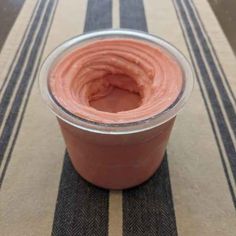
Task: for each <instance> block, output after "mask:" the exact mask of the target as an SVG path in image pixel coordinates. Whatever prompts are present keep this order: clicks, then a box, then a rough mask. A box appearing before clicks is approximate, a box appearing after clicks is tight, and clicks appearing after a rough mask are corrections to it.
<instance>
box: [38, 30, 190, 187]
mask: <svg viewBox="0 0 236 236" xmlns="http://www.w3.org/2000/svg"><path fill="white" fill-rule="evenodd" d="M114 32H115V31H112V32H110V31H101V32H98V33H97V36H96V37H95V39H94V38H93V35H94V34H93V33H91V34H88V35H84V36H83V35H82V36H79V37H78V38H76V39H72V40H71V41H68V42H67V43H65V44H64V45H62V46H61V48H60V47H59V48H58V49H56V50H55V52H53V53H52V55H51V56H50V57H49V58H48V59H47V61H46V62H45V64H44V66H43V68H42V73H41V81H42V88H43V89H42V90H43V91H42V93H43V95H46V96H47V97H46V101H47V102H48V104H49V106H50V107H51V108H52V110H53V111H54V112H55V114H56V115H57V118H58V122H59V124H60V127H61V130H62V133H63V137H64V139H65V143H66V147H67V150H68V152H69V154H70V158H71V161H72V163H73V165H74V167H75V169H76V170H77V171H78V173H79V174H80V175H81V176H82V177H83V178H85V179H86V180H88V181H89V182H91V183H93V184H95V185H97V186H100V187H104V188H109V189H125V188H129V187H133V186H136V185H138V184H140V183H142V182H144V181H145V180H147V179H148V178H149V177H151V176H152V175H153V174H154V172H155V171H156V170H157V169H158V167H159V166H160V164H161V162H162V160H163V155H164V152H165V148H166V145H167V142H168V139H169V135H170V133H171V129H172V126H173V124H174V120H175V115H176V113H177V111H178V110H179V109H180V107H181V106H182V105H183V101H181V100H179V99H182V98H185V97H184V96H187V95H186V94H185V95H184V96H183V93H184V92H185V91H187V92H188V93H189V89H190V87H191V79H192V78H191V76H190V80H189V81H190V82H189V81H187V80H186V71H187V72H188V74H190V72H189V71H190V67H189V65H188V64H187V62H186V60H185V59H184V58H183V57H182V56H181V55H180V53H179V52H177V50H175V49H173V47H172V46H170V45H168V43H166V42H164V41H163V40H161V39H159V42H160V45H164V46H163V47H161V46H158V45H159V44H158V43H156V41H155V39H153V38H154V37H152V36H147V35H146V36H145V35H144V34H143V33H137V32H130V31H122V32H123V34H126V35H129V34H130V35H131V37H117V35H119V33H118V34H117V35H115V34H114ZM99 35H103V36H104V35H106V36H108V37H107V38H106V37H105V38H100V37H99ZM133 35H137V36H138V37H140V38H141V39H140V40H139V39H135V37H133ZM84 37H85V38H86V37H87V39H89V37H91V38H93V40H92V41H90V40H82V39H83V38H84ZM145 37H146V38H147V37H149V38H150V37H151V38H152V40H153V43H151V42H149V41H147V40H144V38H145ZM66 45H67V46H66ZM71 45H73V47H72V46H71ZM164 48H169V49H170V51H173V53H169V51H167V50H165V49H164ZM65 49H66V50H65ZM59 51H63V53H62V54H60V55H59V54H57V52H59ZM173 55H175V56H176V57H178V58H179V59H180V61H181V65H182V64H183V65H184V67H182V66H180V63H179V61H178V62H177V60H176V59H175V58H176V57H175V56H173ZM183 68H184V69H183ZM186 68H187V69H186ZM186 81H187V82H188V90H186V89H185V88H186ZM178 101H181V103H182V104H181V103H179V102H178ZM176 104H178V108H176ZM173 107H174V108H173ZM172 108H173V109H172ZM164 111H165V112H164Z"/></svg>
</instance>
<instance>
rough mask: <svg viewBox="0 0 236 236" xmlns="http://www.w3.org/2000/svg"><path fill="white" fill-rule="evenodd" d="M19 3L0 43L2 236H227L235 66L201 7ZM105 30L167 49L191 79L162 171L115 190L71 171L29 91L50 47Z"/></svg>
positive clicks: (154, 1) (101, 1)
mask: <svg viewBox="0 0 236 236" xmlns="http://www.w3.org/2000/svg"><path fill="white" fill-rule="evenodd" d="M20 2H21V5H20V7H19V8H18V10H17V11H16V12H15V13H14V14H15V15H14V16H13V17H12V19H11V20H10V21H9V23H8V24H7V27H8V28H6V29H4V32H6V33H5V36H4V37H2V36H1V37H0V40H1V42H0V45H1V48H0V50H1V51H0V164H1V165H0V185H1V192H0V194H1V197H0V235H2V236H12V235H13V236H14V235H17V236H18V235H26V236H28V235H29V236H31V235H55V236H57V235H61V236H66V235H82V236H84V235H88V236H93V235H98V236H99V235H101V236H103V235H104V236H105V235H109V236H119V235H124V236H132V235H136V236H146V235H147V236H156V235H160V236H169V235H181V236H182V235H183V236H189V235H194V236H195V235H196V236H199V235H207V236H211V235H212V236H213V235H214V236H215V235H219V236H221V235H224V236H233V235H236V233H235V232H236V214H235V210H236V153H235V146H236V142H235V133H236V116H235V104H236V99H235V95H234V92H235V91H236V80H235V78H236V58H235V55H234V54H233V52H232V50H231V48H230V46H229V44H228V42H227V40H226V38H225V36H224V34H223V32H222V29H221V28H220V26H219V24H218V22H217V20H216V18H215V16H214V14H213V12H212V10H211V8H210V6H209V4H208V2H207V1H206V0H165V1H163V0H146V1H144V0H143V1H142V0H87V1H85V0H68V1H59V0H25V1H23V0H22V1H20ZM0 11H1V10H0ZM17 14H18V16H17ZM16 16H17V18H16ZM1 24H3V23H2V22H0V26H1ZM112 27H113V28H117V27H122V28H130V29H136V30H142V31H146V32H149V33H151V34H154V35H158V36H160V37H163V38H165V39H166V40H168V41H169V42H171V43H172V44H174V45H175V46H176V47H177V48H179V49H180V50H181V51H182V52H183V53H184V54H185V55H186V57H187V58H188V59H189V60H190V61H191V63H192V65H193V68H194V70H195V75H196V84H195V88H194V91H193V94H192V97H191V99H190V101H189V103H188V104H187V106H186V108H185V109H184V111H182V112H181V113H180V114H179V115H178V118H177V121H176V124H175V127H174V130H173V132H172V136H171V139H170V142H169V145H168V147H167V150H166V154H165V158H164V161H163V163H162V165H161V167H160V169H159V170H158V171H157V172H156V173H155V174H154V176H153V177H152V178H151V179H150V180H149V181H147V182H146V183H145V184H143V185H141V186H138V187H136V188H133V189H129V190H125V191H108V190H103V189H100V188H97V187H95V186H93V185H91V184H88V183H87V182H86V181H85V180H83V179H82V178H81V177H80V176H79V175H78V174H77V173H76V172H75V170H74V168H73V166H72V164H71V162H70V160H69V157H68V154H67V152H66V150H65V145H64V142H63V140H62V136H61V134H60V130H59V127H58V125H57V123H56V119H55V117H54V116H53V115H52V114H51V113H50V111H49V110H48V108H47V107H46V105H44V104H43V102H42V99H41V97H40V94H39V89H38V84H37V81H36V79H37V73H38V71H39V68H40V64H41V63H42V61H43V60H44V59H45V58H46V56H47V55H48V54H49V53H50V51H51V50H53V49H54V48H55V47H56V46H57V45H59V44H60V43H62V42H63V41H65V40H66V39H68V38H71V37H73V36H76V35H78V34H81V33H83V32H89V31H93V30H99V29H105V28H112ZM0 28H1V27H0ZM8 32H9V33H8ZM7 33H8V34H7Z"/></svg>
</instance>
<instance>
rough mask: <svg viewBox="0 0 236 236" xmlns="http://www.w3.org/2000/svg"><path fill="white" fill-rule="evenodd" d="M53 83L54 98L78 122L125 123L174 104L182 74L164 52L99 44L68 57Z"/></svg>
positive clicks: (131, 43)
mask: <svg viewBox="0 0 236 236" xmlns="http://www.w3.org/2000/svg"><path fill="white" fill-rule="evenodd" d="M49 76H50V78H49V86H50V90H51V92H52V95H53V96H54V97H55V99H56V100H57V101H58V103H59V104H60V105H61V106H63V107H64V108H65V109H66V110H68V111H69V112H71V113H73V114H74V115H76V116H78V117H82V118H85V119H87V120H91V121H96V122H101V123H127V122H133V121H138V120H143V119H146V118H149V117H152V116H154V115H156V114H158V113H160V112H162V111H164V110H165V109H166V108H168V107H169V106H170V105H171V104H173V103H174V102H175V100H176V99H177V97H178V95H179V94H180V92H181V90H182V86H183V73H182V70H181V67H180V66H179V64H178V63H177V62H176V60H175V59H174V58H173V57H172V56H171V55H170V54H169V53H168V52H166V51H165V50H164V49H162V48H160V47H157V46H154V45H153V44H151V43H148V42H147V43H145V42H142V41H140V40H134V39H101V40H97V41H95V42H91V43H86V44H84V45H82V46H80V47H78V48H76V49H74V50H73V51H72V52H70V53H67V54H66V55H65V56H64V57H63V58H61V59H60V60H59V62H58V63H56V65H55V66H54V67H53V69H52V71H51V73H50V75H49Z"/></svg>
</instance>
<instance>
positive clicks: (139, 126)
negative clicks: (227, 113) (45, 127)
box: [38, 29, 194, 135]
mask: <svg viewBox="0 0 236 236" xmlns="http://www.w3.org/2000/svg"><path fill="white" fill-rule="evenodd" d="M105 38H131V39H138V40H142V41H145V42H149V43H152V44H154V45H157V46H158V47H161V48H162V49H164V50H165V51H167V52H168V53H169V54H170V55H171V56H173V58H174V59H175V60H176V61H177V63H178V64H179V65H180V67H181V69H182V72H183V80H184V88H183V91H182V92H181V93H180V95H179V97H178V98H177V100H176V101H175V102H174V104H172V105H171V106H170V107H168V108H166V109H165V110H164V111H162V112H160V113H157V114H154V115H153V116H151V117H149V118H146V119H143V120H138V121H134V122H127V123H120V124H116V123H99V122H95V121H91V120H87V119H85V118H82V117H79V116H76V115H74V114H72V113H70V112H69V111H68V110H66V109H65V108H63V107H62V106H61V105H60V104H59V103H58V102H57V100H56V99H55V98H54V97H53V96H52V94H51V92H50V88H49V84H48V81H49V77H48V74H49V72H50V70H51V68H52V67H53V66H54V65H55V64H56V63H57V62H58V59H59V58H61V57H62V56H64V55H65V54H66V53H68V52H69V51H70V50H73V49H74V48H76V47H78V46H79V45H80V44H82V43H86V42H90V41H92V40H97V39H105ZM38 81H39V87H40V91H41V95H42V97H43V100H44V101H45V102H46V104H47V105H48V106H49V108H50V110H51V111H52V112H53V113H54V114H55V115H56V116H57V117H58V118H60V119H61V120H63V121H64V122H66V123H68V124H70V125H72V126H74V127H76V128H79V129H82V130H85V131H90V132H94V133H102V134H114V135H115V134H131V133H137V132H141V131H145V130H149V129H152V128H155V127H157V126H160V125H161V124H163V123H165V122H167V121H169V120H170V119H171V118H173V117H175V116H176V114H177V113H178V112H179V111H180V110H181V109H182V108H183V107H184V105H185V103H186V102H187V100H188V98H189V96H190V94H191V92H192V89H193V85H194V74H193V71H192V67H191V65H190V63H189V62H188V60H187V59H186V57H185V56H184V55H183V54H182V53H181V52H180V51H179V50H178V49H177V48H176V47H174V46H173V45H172V44H171V43H169V42H167V41H166V40H164V39H162V38H160V37H157V36H154V35H152V34H149V33H145V32H142V31H137V30H128V29H109V30H100V31H93V32H90V33H86V34H81V35H79V36H76V37H73V38H71V39H69V40H67V41H65V42H64V43H62V44H61V45H59V46H58V47H56V48H55V49H54V50H53V51H52V52H51V53H50V54H49V56H48V57H47V58H46V59H45V61H44V63H43V64H42V66H41V68H40V72H39V75H38Z"/></svg>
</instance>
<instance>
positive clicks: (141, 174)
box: [39, 29, 193, 189]
mask: <svg viewBox="0 0 236 236" xmlns="http://www.w3.org/2000/svg"><path fill="white" fill-rule="evenodd" d="M113 38H121V39H123V38H126V39H127V38H128V39H138V40H141V41H143V42H147V43H151V44H154V45H156V46H158V47H161V48H162V49H164V50H165V51H166V52H167V53H169V54H170V55H171V56H172V57H173V58H174V59H175V60H176V61H177V62H178V64H179V66H180V67H181V69H182V72H183V86H182V91H181V92H180V94H179V96H178V98H177V99H176V101H175V102H174V103H173V104H172V105H171V106H170V107H168V108H167V109H166V110H164V111H163V112H161V113H158V114H156V115H154V116H152V117H150V118H148V119H145V120H140V121H137V122H130V123H121V124H104V123H99V122H93V121H89V120H86V119H83V118H81V117H77V116H75V115H73V114H71V113H70V112H69V111H67V110H66V109H64V108H63V107H62V106H61V105H60V104H59V103H58V102H57V101H56V99H55V98H54V97H53V95H52V93H51V91H50V88H49V81H48V80H49V74H50V71H51V69H52V68H53V66H54V65H55V64H56V63H57V62H58V61H59V59H61V58H63V56H64V55H65V54H66V53H68V52H71V51H73V50H74V49H75V48H77V47H79V46H80V45H83V44H84V43H87V42H93V41H95V40H98V39H113ZM39 82H40V89H41V93H42V96H43V98H44V100H45V101H46V103H47V104H48V105H49V107H50V109H51V110H52V111H53V112H54V114H55V115H56V116H57V120H58V122H59V125H60V128H61V131H62V134H63V137H64V140H65V143H66V147H67V150H68V152H69V155H70V158H71V161H72V163H73V166H74V167H75V169H76V170H77V172H78V173H79V174H80V175H81V176H82V177H83V178H85V179H86V180H87V181H89V182H91V183H93V184H95V185H97V186H100V187H103V188H108V189H125V188H130V187H133V186H136V185H138V184H141V183H143V182H144V181H146V180H147V179H148V178H150V177H151V176H152V175H153V174H154V172H155V171H156V170H157V169H158V167H159V166H160V164H161V162H162V160H163V155H164V152H165V148H166V145H167V142H168V139H169V136H170V133H171V130H172V127H173V124H174V121H175V117H176V114H177V113H178V112H179V110H180V109H181V108H182V107H183V106H184V105H185V103H186V101H187V99H188V97H189V95H190V93H191V90H192V87H193V74H192V69H191V66H190V65H189V63H188V61H187V60H186V59H185V57H184V56H183V55H182V54H181V53H180V52H179V51H178V50H177V49H176V48H175V47H173V46H172V45H171V44H169V43H167V42H166V41H164V40H163V39H160V38H158V37H155V36H152V35H149V34H147V33H143V32H138V31H131V30H122V29H120V30H104V31H97V32H92V33H88V34H84V35H80V36H78V37H76V38H73V39H71V40H69V41H67V42H65V43H64V44H62V45H60V46H59V47H58V48H56V49H55V50H54V51H53V52H52V53H51V54H50V55H49V57H48V58H47V59H46V61H45V62H44V64H43V66H42V68H41V71H40V75H39Z"/></svg>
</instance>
